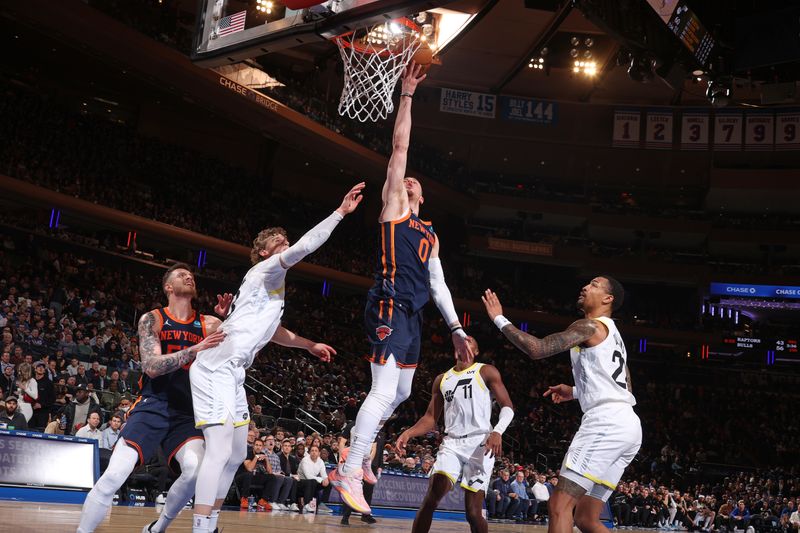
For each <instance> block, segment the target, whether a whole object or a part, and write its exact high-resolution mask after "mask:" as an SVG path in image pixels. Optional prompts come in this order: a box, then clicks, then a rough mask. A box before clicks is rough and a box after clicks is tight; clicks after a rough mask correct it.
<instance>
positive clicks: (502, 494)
mask: <svg viewBox="0 0 800 533" xmlns="http://www.w3.org/2000/svg"><path fill="white" fill-rule="evenodd" d="M510 492H511V474H509V472H508V470H505V469H504V470H501V471H500V477H498V478H497V479H495V480H494V482H493V483H492V485H491V488H490V490H489V491H488V492H487V494H486V508H487V511H488V513H489V516H490V517H492V518H505V517H506V516H507V515H508V516H511V515H512V514H513V511H515V510H516V508H517V507H518V506H519V504H518V503H517V502H516V500H514V502H512V501H511V496H509V493H510Z"/></svg>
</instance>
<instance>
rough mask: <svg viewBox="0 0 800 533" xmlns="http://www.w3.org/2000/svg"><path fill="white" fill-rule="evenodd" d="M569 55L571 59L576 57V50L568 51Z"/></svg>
mask: <svg viewBox="0 0 800 533" xmlns="http://www.w3.org/2000/svg"><path fill="white" fill-rule="evenodd" d="M569 55H570V56H572V57H578V49H577V48H573V49H572V50H570V51H569Z"/></svg>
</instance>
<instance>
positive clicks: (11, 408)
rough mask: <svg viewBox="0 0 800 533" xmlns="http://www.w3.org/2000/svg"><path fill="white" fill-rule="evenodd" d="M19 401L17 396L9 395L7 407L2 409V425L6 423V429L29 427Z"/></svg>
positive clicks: (0, 414)
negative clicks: (19, 407) (20, 409)
mask: <svg viewBox="0 0 800 533" xmlns="http://www.w3.org/2000/svg"><path fill="white" fill-rule="evenodd" d="M18 405H19V402H18V401H17V397H16V396H7V397H6V404H5V409H3V410H2V411H0V425H3V424H5V428H6V429H28V421H27V420H25V416H24V415H23V414H22V413H20V412H19V410H18Z"/></svg>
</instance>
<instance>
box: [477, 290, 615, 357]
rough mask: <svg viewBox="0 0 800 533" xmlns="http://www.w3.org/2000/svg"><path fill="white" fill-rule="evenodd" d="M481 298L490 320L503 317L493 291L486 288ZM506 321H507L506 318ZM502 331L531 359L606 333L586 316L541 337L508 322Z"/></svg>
mask: <svg viewBox="0 0 800 533" xmlns="http://www.w3.org/2000/svg"><path fill="white" fill-rule="evenodd" d="M481 299H482V300H483V303H484V305H485V306H486V312H487V313H488V314H489V318H491V319H492V320H495V319H496V318H497V319H498V320H500V319H503V318H502V315H503V308H502V307H501V305H500V300H498V298H497V295H496V294H495V293H493V292H492V291H490V290H487V291H486V293H485V294H484V295H483V296H482V297H481ZM498 317H499V318H498ZM503 320H505V319H503ZM506 322H508V321H507V320H506ZM502 332H503V335H505V336H506V338H507V339H508V340H510V341H511V342H512V343H513V344H514V346H516V347H517V348H519V349H520V350H522V351H523V352H525V353H526V354H528V357H530V358H531V359H544V358H546V357H550V356H552V355H556V354H558V353H561V352H564V351H566V350H569V349H570V348H572V347H573V346H579V345H581V344H583V343H585V342H586V341H588V340H589V339H591V338H592V337H594V336H595V335H600V334H605V333H606V331H605V328H601V327H600V325H599V324H598V322H597V321H596V320H591V319H588V318H584V319H581V320H577V321H575V322H573V323H572V324H571V325H570V326H569V327H568V328H567V329H566V330H564V331H562V332H560V333H553V334H552V335H548V336H547V337H544V338H542V339H540V338H538V337H534V336H533V335H528V334H527V333H524V332H522V331H520V330H519V329H517V328H515V327H514V325H513V324H511V323H510V322H508V323H507V324H505V325H504V326H502Z"/></svg>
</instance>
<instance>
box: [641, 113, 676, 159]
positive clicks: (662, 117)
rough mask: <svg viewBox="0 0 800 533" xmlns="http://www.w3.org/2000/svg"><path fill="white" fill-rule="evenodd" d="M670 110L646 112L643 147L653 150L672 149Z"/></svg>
mask: <svg viewBox="0 0 800 533" xmlns="http://www.w3.org/2000/svg"><path fill="white" fill-rule="evenodd" d="M672 125H673V122H672V110H670V111H648V112H647V126H646V128H645V136H644V145H645V147H646V148H650V149H655V150H671V149H672Z"/></svg>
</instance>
